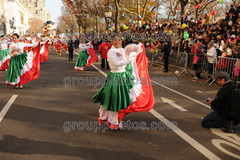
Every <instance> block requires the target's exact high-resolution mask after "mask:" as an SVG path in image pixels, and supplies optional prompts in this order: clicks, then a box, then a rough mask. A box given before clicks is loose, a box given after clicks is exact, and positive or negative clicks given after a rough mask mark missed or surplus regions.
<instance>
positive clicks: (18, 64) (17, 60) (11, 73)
mask: <svg viewBox="0 0 240 160" xmlns="http://www.w3.org/2000/svg"><path fill="white" fill-rule="evenodd" d="M27 57H28V54H27V53H23V54H21V55H18V56H15V57H11V60H10V64H9V67H8V71H7V76H6V80H7V84H10V85H16V84H18V83H19V82H20V76H21V70H22V69H23V66H24V65H25V63H26V62H27Z"/></svg>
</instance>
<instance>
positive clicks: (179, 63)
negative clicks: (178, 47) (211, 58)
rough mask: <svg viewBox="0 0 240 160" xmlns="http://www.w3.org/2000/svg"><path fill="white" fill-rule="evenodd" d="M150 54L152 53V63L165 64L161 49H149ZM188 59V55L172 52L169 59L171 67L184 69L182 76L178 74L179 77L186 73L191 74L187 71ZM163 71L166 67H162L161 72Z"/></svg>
mask: <svg viewBox="0 0 240 160" xmlns="http://www.w3.org/2000/svg"><path fill="white" fill-rule="evenodd" d="M149 52H151V55H152V60H151V62H152V63H157V64H164V52H161V50H160V49H149ZM149 54H150V53H149ZM187 58H188V55H187V53H184V52H177V51H172V52H171V53H170V55H169V58H168V61H169V66H170V67H175V68H179V69H183V71H182V72H181V73H180V74H178V76H180V75H182V74H186V73H189V74H190V72H188V71H187V69H186V66H187ZM163 69H164V67H162V68H161V69H160V70H163Z"/></svg>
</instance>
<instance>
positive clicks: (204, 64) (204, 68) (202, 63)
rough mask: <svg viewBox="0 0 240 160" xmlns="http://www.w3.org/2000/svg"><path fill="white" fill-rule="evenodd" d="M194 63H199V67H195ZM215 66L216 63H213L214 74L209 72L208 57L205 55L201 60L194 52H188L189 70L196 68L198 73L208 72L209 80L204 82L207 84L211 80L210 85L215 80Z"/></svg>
mask: <svg viewBox="0 0 240 160" xmlns="http://www.w3.org/2000/svg"><path fill="white" fill-rule="evenodd" d="M194 64H195V65H197V68H195V67H194ZM215 66H216V64H215V63H214V64H213V70H212V74H208V59H207V57H206V56H205V55H204V56H203V57H202V58H201V59H200V60H199V58H198V57H197V56H196V54H194V53H188V65H187V70H194V71H195V72H198V73H206V74H208V80H207V81H206V82H205V83H204V84H207V83H208V82H209V81H211V83H210V85H211V84H212V83H213V82H214V78H213V77H214V76H215Z"/></svg>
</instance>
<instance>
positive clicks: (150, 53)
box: [146, 48, 240, 86]
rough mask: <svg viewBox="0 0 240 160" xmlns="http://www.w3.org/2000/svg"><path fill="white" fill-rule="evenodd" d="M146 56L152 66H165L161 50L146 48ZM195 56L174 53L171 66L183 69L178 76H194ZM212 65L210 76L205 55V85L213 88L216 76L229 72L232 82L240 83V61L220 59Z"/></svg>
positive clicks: (170, 58)
mask: <svg viewBox="0 0 240 160" xmlns="http://www.w3.org/2000/svg"><path fill="white" fill-rule="evenodd" d="M146 56H147V57H148V59H149V63H150V66H151V65H152V64H156V63H157V64H164V53H163V52H161V50H159V49H148V48H146ZM195 56H196V55H195V54H193V53H184V52H177V51H172V52H171V53H170V56H169V66H170V67H175V68H179V69H183V70H182V72H181V73H180V74H179V75H178V76H180V75H182V76H184V75H185V74H187V73H188V74H190V75H191V76H193V75H192V74H191V72H190V70H194V63H196V62H194V61H196V59H195V60H194V57H195ZM212 65H213V70H212V74H208V69H209V62H208V58H207V57H206V56H205V55H204V57H203V59H202V62H201V73H206V74H207V76H208V79H207V80H206V82H205V83H204V85H206V84H207V83H208V82H210V84H209V86H211V85H212V84H213V83H214V82H215V76H216V74H217V73H219V72H220V71H222V72H227V73H228V74H229V75H230V79H231V80H233V81H235V82H236V83H237V84H239V83H240V59H236V58H227V57H218V58H217V59H216V60H215V62H214V63H213V64H212ZM163 69H164V67H162V68H161V70H163Z"/></svg>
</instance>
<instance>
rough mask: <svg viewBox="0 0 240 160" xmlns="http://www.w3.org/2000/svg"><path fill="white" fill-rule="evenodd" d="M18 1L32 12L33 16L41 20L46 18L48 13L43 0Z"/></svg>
mask: <svg viewBox="0 0 240 160" xmlns="http://www.w3.org/2000/svg"><path fill="white" fill-rule="evenodd" d="M19 2H20V3H21V4H22V5H23V6H24V7H25V8H26V9H27V10H29V11H30V12H31V13H32V15H33V17H35V18H38V19H40V20H42V21H47V20H48V13H47V11H46V10H45V0H19Z"/></svg>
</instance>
